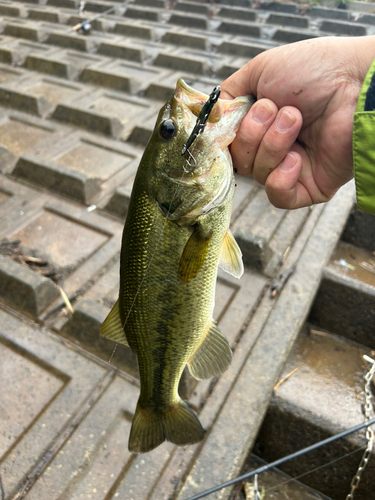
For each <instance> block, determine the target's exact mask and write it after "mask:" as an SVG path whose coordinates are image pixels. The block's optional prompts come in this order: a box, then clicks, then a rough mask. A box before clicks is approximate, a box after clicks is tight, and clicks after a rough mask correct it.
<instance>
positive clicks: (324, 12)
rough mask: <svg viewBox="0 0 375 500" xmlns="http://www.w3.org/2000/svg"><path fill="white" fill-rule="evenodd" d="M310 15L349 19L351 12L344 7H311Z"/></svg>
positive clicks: (308, 13)
mask: <svg viewBox="0 0 375 500" xmlns="http://www.w3.org/2000/svg"><path fill="white" fill-rule="evenodd" d="M307 15H308V16H316V17H322V18H323V19H337V20H343V21H348V20H349V19H350V13H349V12H348V11H347V10H342V9H329V8H328V7H318V6H316V7H311V8H310V9H309V10H308V11H307Z"/></svg>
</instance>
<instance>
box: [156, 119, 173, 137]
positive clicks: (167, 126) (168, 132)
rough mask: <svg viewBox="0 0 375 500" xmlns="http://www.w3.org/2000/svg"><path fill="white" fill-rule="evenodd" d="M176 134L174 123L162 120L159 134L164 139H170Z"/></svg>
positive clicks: (169, 120)
mask: <svg viewBox="0 0 375 500" xmlns="http://www.w3.org/2000/svg"><path fill="white" fill-rule="evenodd" d="M175 132H176V125H175V124H174V121H173V120H171V119H170V118H168V120H164V121H163V123H162V124H161V125H160V134H161V136H162V137H164V139H172V137H173V136H174V134H175Z"/></svg>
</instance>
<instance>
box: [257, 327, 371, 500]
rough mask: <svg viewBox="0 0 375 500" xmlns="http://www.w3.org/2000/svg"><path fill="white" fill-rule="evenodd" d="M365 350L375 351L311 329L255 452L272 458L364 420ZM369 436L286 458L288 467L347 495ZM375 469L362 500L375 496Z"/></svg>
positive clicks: (331, 492) (334, 493)
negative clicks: (374, 492) (374, 479)
mask: <svg viewBox="0 0 375 500" xmlns="http://www.w3.org/2000/svg"><path fill="white" fill-rule="evenodd" d="M364 353H367V354H369V355H372V356H373V355H374V354H375V352H374V351H370V350H369V349H367V350H366V349H364V348H363V347H362V346H360V345H358V344H355V343H353V342H349V341H348V340H347V339H343V338H340V337H338V336H335V335H331V334H329V333H327V332H324V331H321V330H319V329H317V328H315V327H312V326H309V327H308V328H306V329H305V330H304V331H303V332H302V333H301V335H300V337H299V339H298V342H297V344H296V346H295V348H294V350H293V352H292V354H291V356H290V357H289V360H288V362H287V364H286V366H285V369H284V371H283V373H282V375H281V377H280V380H281V381H282V382H281V383H280V386H279V387H277V388H276V389H275V391H274V395H273V399H272V401H271V405H270V407H269V410H268V412H267V416H266V418H265V420H264V422H263V425H262V429H261V431H260V433H259V436H258V441H257V444H256V446H255V453H256V454H258V455H260V456H261V457H262V458H263V459H265V460H267V461H268V462H271V461H274V460H277V459H278V458H281V457H284V456H286V455H289V454H290V453H293V452H295V451H298V450H300V449H302V448H304V447H306V446H309V445H311V444H313V443H316V442H318V441H321V440H323V439H325V438H326V437H328V436H330V435H333V434H336V433H338V432H340V431H342V430H345V429H348V428H350V427H352V426H354V425H357V424H358V423H360V422H362V421H363V420H364V414H363V401H364V399H363V390H364V378H363V376H364V374H365V373H366V372H367V370H368V366H366V364H365V362H364V361H363V359H362V355H363V354H364ZM287 375H290V377H289V378H288V379H286V380H285V379H284V377H285V376H287ZM283 379H284V380H283ZM363 436H364V433H363V432H362V433H356V434H353V435H351V436H349V437H348V438H345V439H342V440H340V441H336V442H334V443H332V444H330V445H326V446H324V447H322V448H320V449H318V450H316V451H314V452H311V453H309V454H306V455H304V456H301V457H299V458H298V459H296V460H292V461H290V462H287V463H285V464H284V465H283V466H282V470H283V471H285V472H286V473H288V474H290V475H292V476H293V477H296V476H299V475H300V474H304V478H303V479H301V480H302V481H303V482H304V483H306V484H308V485H309V486H311V487H313V488H315V489H317V490H319V491H321V492H323V493H325V494H327V495H328V496H329V497H331V498H332V499H334V500H341V499H342V498H345V497H346V494H347V493H348V492H349V491H350V489H349V488H350V481H351V479H352V477H353V475H354V473H355V471H356V470H357V467H358V464H359V461H360V458H361V454H362V453H363V447H364V445H365V440H364V438H363ZM330 462H332V464H331V465H329V464H330ZM317 467H319V470H318V471H316V472H314V469H316V468H317ZM320 467H321V468H320ZM309 471H312V472H311V473H308V472H309ZM307 473H308V474H307ZM374 474H375V462H374V461H373V460H370V462H369V466H368V468H367V470H366V473H364V474H363V479H362V481H361V484H360V487H359V489H358V492H357V493H356V496H355V498H356V500H357V499H358V500H370V499H371V498H372V492H373V477H374Z"/></svg>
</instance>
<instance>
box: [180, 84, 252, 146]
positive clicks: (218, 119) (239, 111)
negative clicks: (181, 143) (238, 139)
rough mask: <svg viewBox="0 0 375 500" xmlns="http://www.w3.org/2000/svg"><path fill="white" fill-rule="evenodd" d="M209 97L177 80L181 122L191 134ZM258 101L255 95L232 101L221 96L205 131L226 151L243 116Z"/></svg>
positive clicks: (188, 133)
mask: <svg viewBox="0 0 375 500" xmlns="http://www.w3.org/2000/svg"><path fill="white" fill-rule="evenodd" d="M208 97H209V96H208V95H207V94H204V93H203V92H200V91H198V90H195V89H193V88H192V87H190V86H189V85H188V84H187V83H186V82H185V81H184V80H182V79H181V78H180V79H179V80H178V81H177V85H176V90H175V93H174V96H173V100H174V101H175V103H178V104H180V108H181V111H182V117H181V124H182V126H183V128H184V130H185V132H186V133H187V135H188V137H189V136H190V134H191V132H192V130H193V128H194V126H195V124H196V120H197V117H198V115H199V113H200V111H201V109H202V106H203V105H204V103H205V102H206V101H207V99H208ZM255 100H256V99H255V97H254V96H242V97H237V98H236V99H233V100H226V99H218V101H217V102H216V104H215V105H214V106H213V108H212V111H211V113H210V115H209V117H208V121H207V124H206V128H205V130H204V132H203V134H206V135H210V136H211V141H212V142H216V144H217V145H218V147H219V148H220V149H221V150H224V149H225V148H226V147H228V146H229V144H230V143H231V142H232V141H233V139H234V138H235V136H236V132H237V130H238V128H239V126H240V124H241V121H242V119H243V118H244V117H245V115H246V114H247V112H248V110H249V109H250V107H251V106H252V104H254V102H255Z"/></svg>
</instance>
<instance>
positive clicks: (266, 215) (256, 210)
mask: <svg viewBox="0 0 375 500" xmlns="http://www.w3.org/2000/svg"><path fill="white" fill-rule="evenodd" d="M286 214H287V212H286V210H280V209H277V208H274V207H273V206H272V205H271V204H270V202H269V201H268V198H267V195H266V193H265V191H264V190H263V189H262V190H260V191H258V193H257V194H256V195H255V196H254V198H253V199H252V200H251V201H250V203H249V204H248V205H247V206H246V208H245V210H244V211H243V212H242V213H241V215H240V216H239V217H238V219H237V220H236V222H235V223H234V225H233V227H232V231H233V234H234V237H235V238H236V240H237V242H238V244H239V245H240V247H241V250H242V253H243V261H244V264H245V266H249V267H255V268H256V269H260V270H264V269H265V268H266V266H267V264H268V263H269V262H270V260H271V258H272V257H273V254H274V252H273V250H272V248H271V246H270V240H271V238H272V236H273V234H274V233H275V231H276V230H277V228H278V226H279V224H280V223H281V221H282V220H283V218H284V217H285V216H286Z"/></svg>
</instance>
